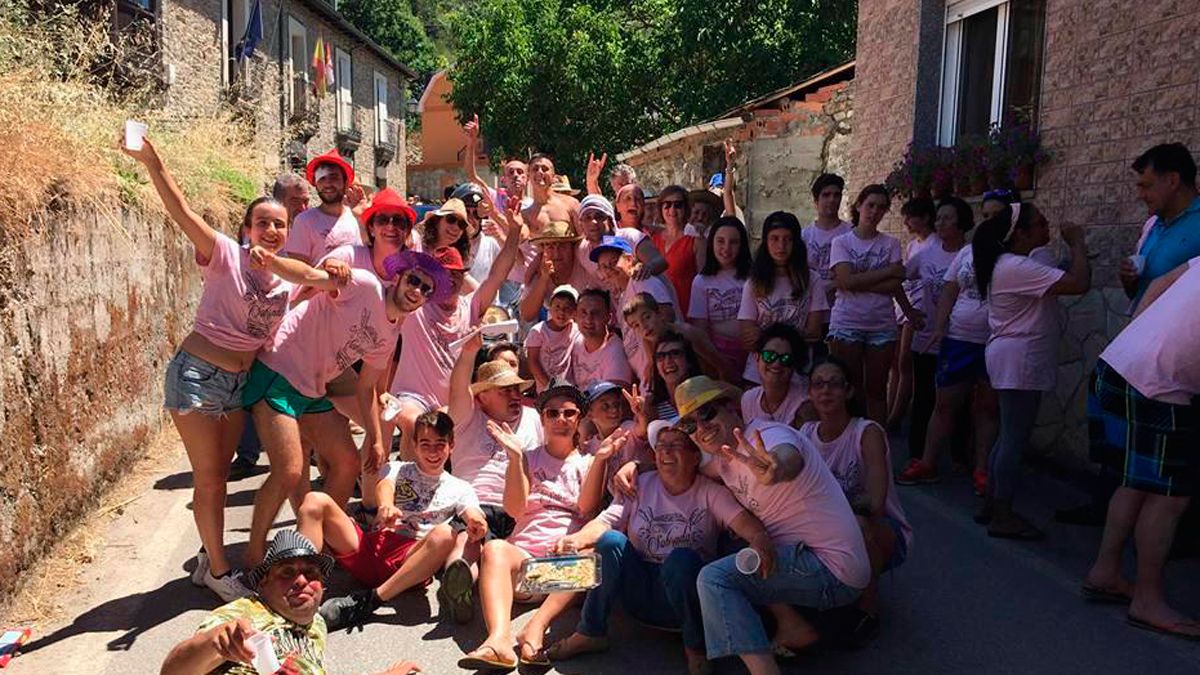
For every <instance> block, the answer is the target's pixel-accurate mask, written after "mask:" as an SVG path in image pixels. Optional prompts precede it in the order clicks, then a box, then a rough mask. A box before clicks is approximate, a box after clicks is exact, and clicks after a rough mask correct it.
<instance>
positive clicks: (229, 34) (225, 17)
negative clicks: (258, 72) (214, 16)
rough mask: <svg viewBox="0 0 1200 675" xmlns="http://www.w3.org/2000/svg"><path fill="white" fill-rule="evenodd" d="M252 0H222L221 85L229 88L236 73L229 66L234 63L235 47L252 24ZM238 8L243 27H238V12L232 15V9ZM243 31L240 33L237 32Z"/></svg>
mask: <svg viewBox="0 0 1200 675" xmlns="http://www.w3.org/2000/svg"><path fill="white" fill-rule="evenodd" d="M250 3H251V0H221V85H222V86H226V87H227V86H229V85H230V83H232V82H233V75H234V73H233V72H232V71H231V70H230V68H229V64H230V62H231V61H233V45H234V43H235V42H236V40H234V39H233V38H234V37H237V38H238V39H239V40H240V39H241V37H242V35H243V34H244V33H245V32H246V24H248V23H249V22H250V11H251V9H252V6H251V4H250ZM233 6H236V7H237V9H240V10H241V14H242V19H243V20H242V22H241V27H240V28H239V27H238V26H237V23H238V22H237V21H236V20H235V19H236V18H237V16H236V14H237V13H236V12H234V14H233V15H231V14H230V8H231V7H233ZM239 30H240V31H241V32H240V33H239V32H237V31H239Z"/></svg>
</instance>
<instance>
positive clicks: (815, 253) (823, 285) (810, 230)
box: [800, 220, 854, 307]
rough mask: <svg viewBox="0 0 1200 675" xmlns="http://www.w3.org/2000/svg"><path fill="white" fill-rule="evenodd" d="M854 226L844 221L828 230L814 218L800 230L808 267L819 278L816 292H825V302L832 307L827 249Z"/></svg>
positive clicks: (831, 279) (831, 271)
mask: <svg viewBox="0 0 1200 675" xmlns="http://www.w3.org/2000/svg"><path fill="white" fill-rule="evenodd" d="M852 229H854V226H853V225H851V224H850V223H847V222H846V221H844V220H843V221H842V222H840V223H838V224H837V225H836V226H834V227H831V228H829V229H828V230H826V229H824V228H822V227H819V226H817V222H816V221H815V220H814V221H813V222H812V224H811V225H809V226H808V227H806V228H804V229H802V230H800V238H801V239H803V240H804V246H805V248H807V249H808V269H810V270H812V271H813V272H816V273H817V277H818V278H819V279H820V281H819V282H818V283H819V287H818V292H820V293H824V294H825V302H826V303H827V304H828V305H829V306H830V307H832V306H833V299H834V287H833V270H832V269H831V268H830V267H829V249H830V245H831V244H832V243H833V240H834V238H835V237H837V236H839V235H843V234H846V233H847V232H849V231H850V230H852Z"/></svg>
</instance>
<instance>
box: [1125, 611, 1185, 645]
mask: <svg viewBox="0 0 1200 675" xmlns="http://www.w3.org/2000/svg"><path fill="white" fill-rule="evenodd" d="M1125 623H1128V624H1129V625H1130V626H1133V627H1134V628H1140V629H1142V630H1148V631H1150V632H1152V633H1160V634H1162V635H1170V636H1171V637H1177V638H1183V639H1184V640H1188V641H1190V642H1200V635H1196V634H1194V633H1182V632H1180V631H1179V630H1177V629H1178V628H1179V627H1180V626H1192V627H1194V628H1200V622H1196V621H1180V622H1179V623H1176V624H1172V625H1170V626H1158V625H1155V624H1152V623H1150V622H1149V621H1144V620H1142V619H1139V618H1137V617H1135V616H1132V615H1129V614H1126V615H1125Z"/></svg>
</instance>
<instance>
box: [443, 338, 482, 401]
mask: <svg viewBox="0 0 1200 675" xmlns="http://www.w3.org/2000/svg"><path fill="white" fill-rule="evenodd" d="M482 348H483V335H481V334H480V333H478V332H476V333H475V335H473V336H471V338H470V339H469V340H467V342H466V344H464V345H463V346H462V351H460V352H459V353H458V360H457V361H455V362H454V368H452V369H451V370H450V401H449V404H448V405H447V407H448V408H449V410H448V412H449V413H450V419H452V420H454V423H455V424H465V423H466V421H467V419H468V418H469V417H470V416H471V413H473V412H475V397H474V396H471V371H472V370H474V369H475V355H476V354H478V353H479V350H480V349H482Z"/></svg>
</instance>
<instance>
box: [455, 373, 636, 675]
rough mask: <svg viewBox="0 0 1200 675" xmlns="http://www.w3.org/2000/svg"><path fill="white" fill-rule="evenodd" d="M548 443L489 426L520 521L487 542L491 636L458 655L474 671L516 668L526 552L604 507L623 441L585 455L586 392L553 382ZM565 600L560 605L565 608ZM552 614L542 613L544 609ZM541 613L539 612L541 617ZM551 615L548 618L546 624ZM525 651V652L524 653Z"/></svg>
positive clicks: (545, 410)
mask: <svg viewBox="0 0 1200 675" xmlns="http://www.w3.org/2000/svg"><path fill="white" fill-rule="evenodd" d="M538 412H539V413H540V414H541V421H542V426H543V428H544V431H545V444H544V445H542V446H540V447H538V448H535V449H534V450H531V451H529V452H524V451H523V449H522V448H523V445H522V443H521V441H520V439H518V438H517V436H516V434H515V433H513V430H512V429H511V428H510V427H509V426H508V424H507V423H506V424H503V425H500V424H497V423H496V422H495V421H492V420H489V421H488V423H487V426H488V431H489V432H490V433H491V434H492V436H493V437H494V438H495V439H496V441H497V442H499V444H500V445H501V446H502V447H503V448H504V451H505V453H506V454H507V455H508V468H507V469H506V475H505V484H504V510H505V511H506V512H507V513H508V514H509V515H510V516H512V518H513V519H514V520H516V525H515V526H514V527H513V532H512V535H510V536H509V538H508V539H507V540H502V539H494V540H492V541H490V542H488V543H487V544H486V545H485V546H484V547H483V560H482V564H481V567H480V575H479V590H480V595H481V596H482V604H483V614H484V622H485V623H486V624H487V629H488V635H487V639H485V640H484V642H483V644H482V645H480V646H479V647H478V648H477V649H475V650H474V651H472V652H471V653H469V654H467V655H466V656H465V657H464V658H463V659H461V660H460V661H459V662H458V666H459V667H460V668H464V669H468V670H492V669H513V668H516V667H517V665H518V662H517V654H516V653H515V650H514V649H513V643H514V639H513V635H512V616H511V614H512V604H513V599H514V594H515V589H514V588H513V579H514V578H515V576H516V573H517V570H519V569H520V567H521V563H523V562H524V561H525V560H526V559H527V558H532V557H537V556H545V555H547V554H549V553H551V552H552V551H553V550H554V547H555V545H556V543H557V542H558V540H559V539H562V538H563V537H564V536H566V535H567V534H569V533H571V532H574V531H575V530H578V529H579V527H580V526H582V524H583V523H585V522H587V521H588V520H589V519H590V518H592V517H594V516H595V515H596V514H597V513H599V511H600V505H601V500H602V499H603V495H604V477H605V472H604V461H594V460H595V459H596V458H607V457H608V456H609V455H611V454H612V453H613V452H614V451H616V450H619V449H620V446H621V445H623V441H622V439H623V436H611V437H610V439H611V440H610V441H609V442H608V444H607V445H608V447H606V448H602V449H601V450H599V451H598V452H597V453H596V455H592V456H589V455H585V454H583V453H581V452H579V449H578V447H577V445H578V443H577V439H578V435H577V432H578V430H579V421H580V419H581V418H582V416H583V414H584V412H585V403H584V398H583V394H582V393H581V392H580V391H579V390H578V389H577V388H575V386H574V385H571V384H569V383H566V382H563V381H555V382H552V383H551V386H550V387H549V388H547V389H546V391H544V392H542V395H541V396H540V397H539V398H538ZM561 607H565V605H559V606H556V607H554V610H560V609H561ZM548 613H553V612H551V611H549V610H548V611H547V612H542V611H539V614H540V615H545V614H548ZM535 618H538V617H535ZM551 618H553V616H549V617H543V618H542V620H544V621H545V622H546V623H548V622H549V620H550V619H551ZM522 656H523V657H524V656H525V654H524V653H523V654H522Z"/></svg>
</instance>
